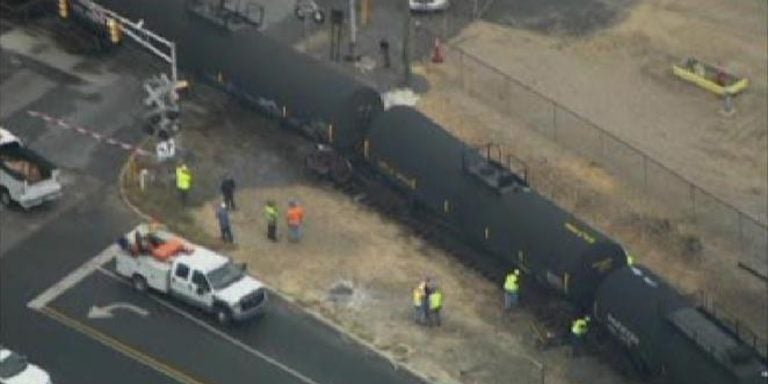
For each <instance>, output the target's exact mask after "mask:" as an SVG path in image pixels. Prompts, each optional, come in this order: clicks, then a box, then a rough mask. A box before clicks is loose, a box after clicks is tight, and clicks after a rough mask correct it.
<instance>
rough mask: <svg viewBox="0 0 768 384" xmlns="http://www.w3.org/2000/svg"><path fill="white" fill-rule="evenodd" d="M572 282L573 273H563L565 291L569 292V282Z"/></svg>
mask: <svg viewBox="0 0 768 384" xmlns="http://www.w3.org/2000/svg"><path fill="white" fill-rule="evenodd" d="M570 282H571V275H570V274H568V273H566V274H565V275H563V293H565V294H568V284H569V283H570Z"/></svg>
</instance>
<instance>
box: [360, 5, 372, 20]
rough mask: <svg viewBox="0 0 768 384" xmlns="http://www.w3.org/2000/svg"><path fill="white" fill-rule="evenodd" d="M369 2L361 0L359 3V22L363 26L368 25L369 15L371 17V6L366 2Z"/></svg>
mask: <svg viewBox="0 0 768 384" xmlns="http://www.w3.org/2000/svg"><path fill="white" fill-rule="evenodd" d="M369 2H370V0H362V1H361V3H360V16H361V20H360V23H361V24H362V25H363V26H367V25H368V22H369V21H370V17H371V14H370V12H371V7H370V6H369V5H370V4H368V3H369Z"/></svg>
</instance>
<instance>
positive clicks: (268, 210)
mask: <svg viewBox="0 0 768 384" xmlns="http://www.w3.org/2000/svg"><path fill="white" fill-rule="evenodd" d="M264 214H265V215H266V216H267V220H269V221H277V208H275V207H273V206H271V205H267V206H266V207H264Z"/></svg>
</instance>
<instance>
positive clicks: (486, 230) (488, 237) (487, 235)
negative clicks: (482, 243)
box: [485, 227, 491, 240]
mask: <svg viewBox="0 0 768 384" xmlns="http://www.w3.org/2000/svg"><path fill="white" fill-rule="evenodd" d="M490 238H491V228H488V227H485V239H486V240H488V239H490Z"/></svg>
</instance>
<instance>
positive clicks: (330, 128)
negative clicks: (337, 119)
mask: <svg viewBox="0 0 768 384" xmlns="http://www.w3.org/2000/svg"><path fill="white" fill-rule="evenodd" d="M328 142H329V143H333V124H328Z"/></svg>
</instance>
